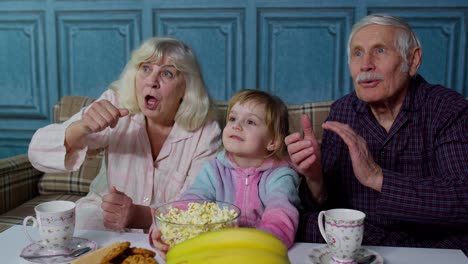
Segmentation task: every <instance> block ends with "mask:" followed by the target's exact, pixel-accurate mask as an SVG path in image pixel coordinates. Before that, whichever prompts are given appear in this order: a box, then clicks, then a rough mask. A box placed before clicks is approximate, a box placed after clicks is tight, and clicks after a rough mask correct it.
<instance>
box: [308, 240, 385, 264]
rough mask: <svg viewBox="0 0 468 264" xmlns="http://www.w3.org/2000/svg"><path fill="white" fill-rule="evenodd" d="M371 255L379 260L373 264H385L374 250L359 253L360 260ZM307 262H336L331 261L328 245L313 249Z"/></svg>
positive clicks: (361, 250) (362, 249)
mask: <svg viewBox="0 0 468 264" xmlns="http://www.w3.org/2000/svg"><path fill="white" fill-rule="evenodd" d="M370 254H374V255H376V256H377V258H376V259H375V260H374V261H373V262H372V264H383V263H384V261H383V258H382V256H380V254H379V253H377V252H375V251H374V250H371V249H368V248H365V247H361V248H360V249H359V250H358V252H357V256H358V258H362V257H365V256H368V255H370ZM307 261H308V263H309V264H333V263H334V261H331V252H330V250H329V248H328V246H327V245H325V246H320V247H317V248H312V249H311V250H310V251H309V254H307Z"/></svg>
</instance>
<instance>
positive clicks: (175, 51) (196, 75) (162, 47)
mask: <svg viewBox="0 0 468 264" xmlns="http://www.w3.org/2000/svg"><path fill="white" fill-rule="evenodd" d="M166 59H167V60H169V61H170V62H171V63H172V64H173V65H174V67H175V68H176V69H177V70H178V71H179V72H180V73H181V74H182V76H184V78H185V84H186V87H185V95H184V97H183V99H182V102H181V104H180V106H179V109H178V110H177V113H176V116H175V122H176V123H177V124H178V125H180V126H181V127H182V128H184V129H186V130H188V131H194V130H197V129H199V128H200V127H202V126H203V124H204V123H205V122H206V121H208V120H214V116H215V108H214V104H213V102H212V100H211V98H210V96H209V95H208V92H207V90H206V88H205V83H204V81H203V77H202V75H201V70H200V66H199V64H198V61H197V58H196V57H195V54H194V53H193V51H192V49H191V48H190V47H189V46H187V45H186V44H185V43H183V42H182V41H180V40H177V39H173V38H165V37H153V38H150V39H148V40H146V41H145V42H143V44H141V46H140V47H139V48H138V49H136V50H134V51H133V52H132V56H131V58H130V60H129V61H128V62H127V65H126V66H125V68H124V69H123V71H122V73H121V75H120V79H119V80H117V81H115V82H113V83H112V84H111V87H110V88H111V89H113V90H114V91H116V92H117V93H118V94H119V100H120V104H121V106H122V107H125V108H128V109H129V111H130V112H131V113H139V112H141V109H140V108H139V106H138V102H137V98H136V89H135V78H136V74H137V72H138V68H139V67H140V65H141V64H142V63H146V62H152V63H154V62H156V63H157V62H162V61H164V60H166Z"/></svg>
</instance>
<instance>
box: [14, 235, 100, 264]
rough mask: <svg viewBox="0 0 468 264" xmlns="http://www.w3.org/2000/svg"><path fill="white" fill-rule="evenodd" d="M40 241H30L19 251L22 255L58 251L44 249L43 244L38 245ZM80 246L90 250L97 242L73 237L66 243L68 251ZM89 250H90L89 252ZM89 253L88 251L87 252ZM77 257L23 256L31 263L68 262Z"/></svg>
mask: <svg viewBox="0 0 468 264" xmlns="http://www.w3.org/2000/svg"><path fill="white" fill-rule="evenodd" d="M40 242H41V241H38V242H37V243H31V244H29V245H27V246H26V247H25V248H24V249H23V251H21V254H22V255H27V256H31V257H33V256H37V255H47V254H54V253H58V252H51V251H50V250H48V249H46V248H45V247H44V246H42V245H40ZM82 247H90V248H91V251H93V250H96V248H97V244H96V242H94V241H92V240H89V239H86V238H82V237H74V238H72V240H71V241H70V244H68V246H67V249H68V251H70V252H71V251H73V250H75V249H78V248H82ZM91 251H90V252H91ZM88 253H89V252H88ZM76 258H77V257H71V256H70V257H64V256H56V257H41V258H28V257H25V258H24V259H25V260H27V261H29V262H32V263H54V264H55V263H57V264H59V263H62V264H64V263H70V262H71V261H73V260H74V259H76Z"/></svg>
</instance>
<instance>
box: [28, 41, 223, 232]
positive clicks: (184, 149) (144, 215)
mask: <svg viewBox="0 0 468 264" xmlns="http://www.w3.org/2000/svg"><path fill="white" fill-rule="evenodd" d="M213 110H214V108H213V104H212V101H211V100H210V98H209V96H208V93H207V91H206V89H205V86H204V82H203V79H202V76H201V72H200V68H199V65H198V62H197V59H196V57H195V55H194V54H193V52H192V50H191V49H190V48H189V47H188V46H187V45H185V44H184V43H182V42H181V41H179V40H176V39H171V38H160V37H155V38H151V39H149V40H147V41H146V42H144V43H143V44H142V45H141V46H140V47H139V48H138V49H137V50H135V51H134V52H133V53H132V57H131V59H130V61H129V62H128V63H127V65H126V66H125V68H124V70H123V72H122V74H121V77H120V79H119V80H117V81H115V82H113V83H112V84H111V85H110V88H109V89H108V90H107V91H105V92H104V93H103V94H102V95H101V97H100V98H99V99H98V100H97V101H96V102H95V103H93V104H92V105H90V106H89V107H88V108H87V109H84V110H82V111H81V112H79V113H77V114H76V115H74V116H73V117H72V118H70V119H69V120H68V121H66V122H65V123H63V124H51V125H48V126H46V127H44V128H41V129H39V130H38V131H37V132H36V133H35V134H34V136H33V138H32V140H31V144H30V146H29V159H30V161H31V163H32V164H33V166H34V167H36V168H37V169H38V170H41V171H44V172H59V171H74V170H77V169H78V168H79V167H80V166H81V165H82V164H83V161H84V160H85V157H86V153H87V152H88V151H92V150H96V149H101V148H104V149H105V150H106V159H105V163H106V166H104V167H105V168H104V169H103V170H101V172H100V173H99V175H98V176H97V177H96V179H95V180H94V181H93V183H92V184H91V188H90V189H91V190H90V192H89V194H88V195H87V196H86V197H84V198H81V199H80V200H78V201H77V226H78V227H79V228H85V229H104V228H110V229H114V230H119V229H123V228H136V229H146V228H148V227H149V226H150V225H151V222H152V218H151V211H150V209H149V206H153V207H154V206H156V205H158V204H161V203H165V202H168V201H171V200H174V199H177V198H178V197H179V195H180V194H181V193H182V192H183V191H184V190H185V189H186V188H187V186H188V185H190V183H191V182H192V180H193V179H194V177H195V175H196V174H197V173H198V171H199V170H200V168H201V166H202V164H203V163H204V161H206V160H208V159H211V158H213V157H214V155H215V153H216V151H217V149H218V147H219V143H220V131H221V130H220V128H219V126H218V124H217V123H216V122H215V119H214V111H213Z"/></svg>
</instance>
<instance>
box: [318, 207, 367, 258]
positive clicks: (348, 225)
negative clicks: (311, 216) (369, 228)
mask: <svg viewBox="0 0 468 264" xmlns="http://www.w3.org/2000/svg"><path fill="white" fill-rule="evenodd" d="M365 217H366V215H365V214H364V213H363V212H361V211H357V210H352V209H331V210H327V211H321V212H320V213H319V216H318V226H319V229H320V233H321V234H322V237H323V239H325V241H326V242H327V244H328V247H329V249H330V252H331V260H332V261H333V262H334V263H340V264H344V263H356V261H355V253H356V251H357V250H358V249H359V248H360V247H361V243H362V237H363V235H364V218H365ZM324 220H325V221H324ZM324 222H325V225H324Z"/></svg>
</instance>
